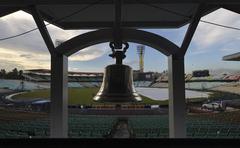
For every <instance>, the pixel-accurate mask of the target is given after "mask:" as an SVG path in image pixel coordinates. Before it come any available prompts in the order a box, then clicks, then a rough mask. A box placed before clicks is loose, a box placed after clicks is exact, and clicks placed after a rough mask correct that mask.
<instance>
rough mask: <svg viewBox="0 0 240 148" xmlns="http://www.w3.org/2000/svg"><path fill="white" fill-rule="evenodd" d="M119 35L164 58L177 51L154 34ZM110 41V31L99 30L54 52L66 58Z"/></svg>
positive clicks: (124, 32) (131, 31) (126, 31)
mask: <svg viewBox="0 0 240 148" xmlns="http://www.w3.org/2000/svg"><path fill="white" fill-rule="evenodd" d="M121 33H122V40H123V41H124V42H134V43H139V44H144V45H147V46H150V47H152V48H154V49H156V50H158V51H160V52H161V53H163V54H165V55H166V56H169V55H171V54H176V53H177V51H179V47H178V46H177V45H175V44H174V43H172V42H171V41H169V40H167V39H166V38H164V37H161V36H159V35H157V34H154V33H150V32H146V31H142V30H136V29H122V30H121ZM112 40H113V30H112V29H99V30H96V31H91V32H87V33H84V34H81V35H79V36H76V37H74V38H72V39H70V40H68V41H66V42H64V43H62V44H61V45H59V46H58V47H56V51H58V52H59V53H61V54H64V55H66V56H70V55H72V54H74V53H76V52H78V51H80V50H82V49H84V48H86V47H89V46H92V45H96V44H100V43H105V42H109V41H112Z"/></svg>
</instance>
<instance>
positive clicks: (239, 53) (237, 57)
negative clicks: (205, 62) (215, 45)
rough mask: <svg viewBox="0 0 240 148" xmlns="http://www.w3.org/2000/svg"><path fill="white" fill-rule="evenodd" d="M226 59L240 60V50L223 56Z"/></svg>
mask: <svg viewBox="0 0 240 148" xmlns="http://www.w3.org/2000/svg"><path fill="white" fill-rule="evenodd" d="M223 60H224V61H240V52H238V53H235V54H231V55H226V56H224V57H223Z"/></svg>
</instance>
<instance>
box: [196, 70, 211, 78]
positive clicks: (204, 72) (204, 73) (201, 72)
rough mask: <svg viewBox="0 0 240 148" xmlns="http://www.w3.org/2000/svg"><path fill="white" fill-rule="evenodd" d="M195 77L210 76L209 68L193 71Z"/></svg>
mask: <svg viewBox="0 0 240 148" xmlns="http://www.w3.org/2000/svg"><path fill="white" fill-rule="evenodd" d="M192 76H193V77H208V76H210V74H209V70H196V71H193V72H192Z"/></svg>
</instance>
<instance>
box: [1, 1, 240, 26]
mask: <svg viewBox="0 0 240 148" xmlns="http://www.w3.org/2000/svg"><path fill="white" fill-rule="evenodd" d="M96 2H97V3H96ZM200 4H205V6H206V9H205V13H204V14H203V15H206V14H208V13H210V12H212V11H214V10H216V9H217V8H219V4H221V6H222V7H224V8H226V9H229V10H232V11H234V10H236V11H238V12H239V4H240V2H236V1H233V0H221V1H220V0H219V1H217V0H208V1H206V0H122V13H121V15H122V16H121V25H122V27H133V28H178V27H181V26H183V25H185V24H187V23H189V22H190V21H191V19H192V18H193V16H194V15H195V13H196V11H197V10H198V6H199V5H200ZM236 4H237V5H236ZM30 5H36V6H37V8H38V9H39V11H40V13H41V15H42V17H43V19H44V20H46V21H48V22H50V23H52V24H54V25H56V26H58V27H60V28H63V29H99V28H108V27H113V24H114V21H115V5H114V0H99V1H97V0H61V1H60V0H59V1H57V0H28V1H26V0H1V1H0V8H1V9H0V16H3V15H6V14H9V13H12V12H14V11H17V10H19V9H23V10H25V11H26V12H29V11H28V7H29V6H30ZM82 9H84V10H82Z"/></svg>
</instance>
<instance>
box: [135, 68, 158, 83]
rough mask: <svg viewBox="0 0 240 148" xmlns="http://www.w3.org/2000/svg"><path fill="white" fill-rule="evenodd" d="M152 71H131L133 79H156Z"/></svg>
mask: <svg viewBox="0 0 240 148" xmlns="http://www.w3.org/2000/svg"><path fill="white" fill-rule="evenodd" d="M155 75H156V74H155V73H154V72H140V71H139V70H134V71H133V80H134V81H154V80H155V79H156V76H155Z"/></svg>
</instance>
